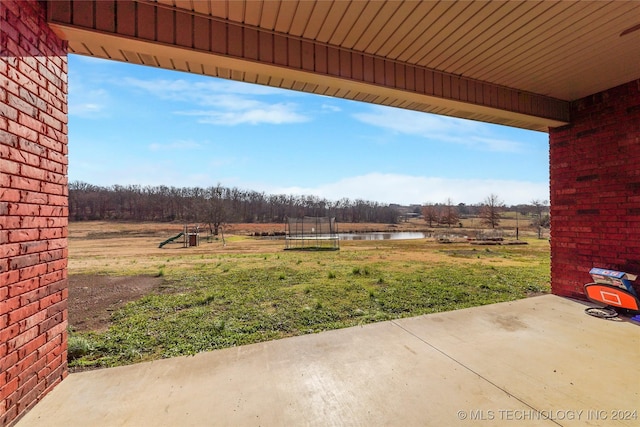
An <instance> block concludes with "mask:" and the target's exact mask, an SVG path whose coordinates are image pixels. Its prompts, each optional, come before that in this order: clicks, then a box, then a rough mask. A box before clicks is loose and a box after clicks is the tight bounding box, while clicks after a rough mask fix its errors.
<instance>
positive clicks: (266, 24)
mask: <svg viewBox="0 0 640 427" xmlns="http://www.w3.org/2000/svg"><path fill="white" fill-rule="evenodd" d="M279 10H280V1H279V0H267V1H265V2H264V3H263V5H262V14H261V16H260V24H259V26H260V28H264V29H266V30H270V31H271V30H273V29H274V28H275V27H276V20H277V19H278V11H279Z"/></svg>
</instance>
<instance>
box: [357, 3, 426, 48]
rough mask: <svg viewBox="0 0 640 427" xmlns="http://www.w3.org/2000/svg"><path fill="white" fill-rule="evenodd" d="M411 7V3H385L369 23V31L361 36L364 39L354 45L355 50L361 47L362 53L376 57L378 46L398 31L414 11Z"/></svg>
mask: <svg viewBox="0 0 640 427" xmlns="http://www.w3.org/2000/svg"><path fill="white" fill-rule="evenodd" d="M412 6H413V4H412V3H399V2H387V3H385V4H384V5H383V6H382V8H381V9H380V11H379V12H378V14H377V15H376V17H375V18H374V19H373V21H371V25H370V28H369V31H367V32H366V33H365V34H364V35H363V36H364V37H363V38H361V39H360V40H359V41H358V43H357V44H356V46H358V47H357V48H356V49H359V47H362V50H363V51H364V52H366V53H369V54H372V55H376V54H377V52H378V49H379V48H380V46H382V45H383V44H384V43H385V41H387V39H388V38H389V37H390V36H391V35H392V34H393V33H394V32H396V31H397V30H398V27H399V26H400V24H401V23H402V22H403V21H404V20H405V19H406V18H407V16H408V14H409V13H410V12H411V11H412V10H413V9H414V8H413V7H412ZM374 29H378V30H374ZM367 36H368V37H367Z"/></svg>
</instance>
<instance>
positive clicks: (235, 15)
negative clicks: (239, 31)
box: [227, 0, 247, 22]
mask: <svg viewBox="0 0 640 427" xmlns="http://www.w3.org/2000/svg"><path fill="white" fill-rule="evenodd" d="M246 3H247V2H246V1H245V0H236V1H230V2H227V11H228V13H229V16H228V17H227V19H229V20H230V21H235V22H244V10H245V5H246Z"/></svg>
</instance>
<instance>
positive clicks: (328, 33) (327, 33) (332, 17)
mask: <svg viewBox="0 0 640 427" xmlns="http://www.w3.org/2000/svg"><path fill="white" fill-rule="evenodd" d="M348 7H349V3H348V2H345V1H334V2H332V3H331V9H330V10H329V13H327V18H326V19H325V20H324V22H323V23H322V27H321V28H320V31H319V32H318V36H317V37H316V40H317V41H319V42H321V43H329V40H330V39H331V37H332V36H333V33H334V32H335V30H336V28H337V27H338V26H339V25H340V22H341V21H342V19H343V16H344V14H345V11H346V10H347V8H348ZM347 19H351V18H347Z"/></svg>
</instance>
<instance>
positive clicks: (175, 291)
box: [69, 240, 549, 367]
mask: <svg viewBox="0 0 640 427" xmlns="http://www.w3.org/2000/svg"><path fill="white" fill-rule="evenodd" d="M529 243H530V244H529V245H527V246H492V247H491V248H485V247H474V246H470V245H467V244H464V245H463V244H459V245H458V244H454V245H436V244H431V243H430V244H425V242H424V241H423V240H421V241H395V242H381V243H380V244H375V246H373V247H363V248H358V247H357V246H356V244H353V245H354V246H352V247H348V248H345V249H344V250H340V251H335V252H296V251H282V252H269V253H230V254H220V253H216V254H211V255H202V254H200V255H197V256H189V255H185V256H179V257H173V258H170V259H164V260H162V261H160V260H159V261H158V263H157V265H156V267H155V271H156V273H155V274H157V275H161V276H162V278H163V280H164V287H165V288H166V290H167V292H162V293H160V294H152V295H148V296H145V297H143V298H142V299H140V300H137V301H134V302H131V303H129V304H127V305H126V306H125V307H124V308H122V309H120V310H118V311H116V312H114V313H113V316H112V325H111V326H110V328H109V329H108V330H107V331H105V332H100V333H98V332H86V333H74V332H72V331H71V332H70V338H69V354H70V355H73V357H70V366H72V367H74V366H75V367H106V366H117V365H124V364H130V363H135V362H139V361H145V360H153V359H159V358H166V357H173V356H179V355H190V354H194V353H197V352H202V351H208V350H213V349H219V348H225V347H231V346H237V345H243V344H250V343H256V342H261V341H266V340H273V339H278V338H284V337H289V336H294V335H301V334H309V333H316V332H321V331H326V330H330V329H336V328H344V327H349V326H356V325H362V324H367V323H371V322H378V321H383V320H389V319H396V318H400V317H408V316H416V315H421V314H426V313H434V312H441V311H448V310H456V309H461V308H466V307H472V306H478V305H484V304H490V303H496V302H502V301H510V300H515V299H520V298H525V297H527V296H529V295H531V294H537V293H545V292H548V291H549V250H548V243H547V242H546V241H539V240H530V241H529ZM369 245H370V244H369ZM140 268H141V271H137V270H136V263H130V264H128V266H127V269H126V271H125V273H126V274H130V275H133V274H139V273H146V274H148V272H149V269H148V267H144V268H143V267H140ZM120 273H122V271H121V272H120ZM71 359H72V360H71Z"/></svg>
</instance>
